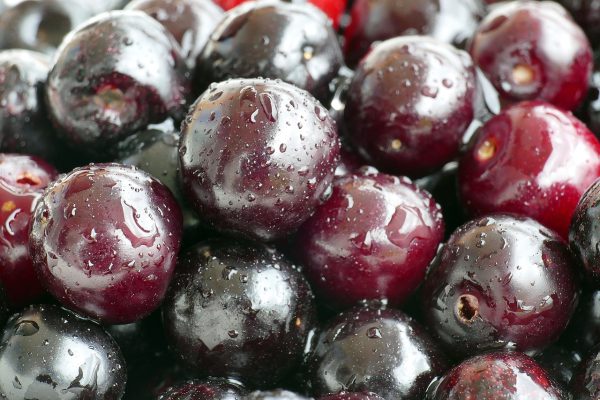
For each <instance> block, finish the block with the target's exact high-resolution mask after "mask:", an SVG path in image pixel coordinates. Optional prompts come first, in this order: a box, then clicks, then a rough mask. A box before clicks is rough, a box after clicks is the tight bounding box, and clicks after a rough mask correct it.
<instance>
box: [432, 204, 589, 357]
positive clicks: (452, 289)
mask: <svg viewBox="0 0 600 400" xmlns="http://www.w3.org/2000/svg"><path fill="white" fill-rule="evenodd" d="M578 294H579V282H578V279H577V271H576V264H575V262H574V260H573V258H572V257H571V255H570V253H569V252H568V249H567V246H566V244H565V243H564V242H563V241H562V240H561V239H560V238H559V237H558V236H557V235H556V234H555V233H553V232H552V231H550V230H548V229H546V228H544V227H543V226H542V225H540V224H538V223H537V222H535V221H534V220H532V219H529V218H524V217H516V216H510V215H492V216H489V217H482V218H479V219H476V220H474V221H471V222H468V223H467V224H465V225H463V226H462V227H460V228H459V229H458V230H457V231H456V232H454V234H452V236H451V237H450V239H449V240H448V243H447V244H446V245H444V248H443V249H442V250H441V253H440V254H439V255H438V257H436V260H435V261H434V263H433V265H432V266H431V270H430V272H429V273H428V276H427V278H426V280H425V284H424V285H423V289H422V293H421V295H422V297H421V298H422V301H423V307H424V315H425V319H426V321H427V326H429V327H430V328H431V329H432V331H433V332H434V333H435V336H436V337H437V338H438V339H439V341H440V342H441V343H442V344H443V345H444V346H445V347H446V349H447V350H448V352H450V353H453V354H454V355H456V356H458V357H465V356H469V355H474V354H477V353H478V352H481V351H485V350H493V349H501V348H504V349H510V350H519V351H527V352H532V353H534V352H538V351H540V350H543V349H544V348H545V347H546V346H548V345H549V344H551V343H552V342H553V341H555V340H556V339H558V336H559V335H560V333H561V332H562V331H563V330H564V329H565V327H566V326H567V323H568V322H569V319H570V318H571V316H572V314H573V311H574V310H575V306H576V305H577V299H578Z"/></svg>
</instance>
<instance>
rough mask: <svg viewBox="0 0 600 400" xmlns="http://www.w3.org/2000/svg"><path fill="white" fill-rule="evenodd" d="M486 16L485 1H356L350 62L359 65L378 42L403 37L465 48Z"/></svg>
mask: <svg viewBox="0 0 600 400" xmlns="http://www.w3.org/2000/svg"><path fill="white" fill-rule="evenodd" d="M484 14H485V7H484V5H483V3H482V1H481V0H404V1H401V2H399V1H396V0H356V1H355V2H354V4H353V6H352V11H351V19H350V25H349V26H348V28H347V29H346V31H345V33H344V35H345V39H346V46H345V49H344V51H345V53H346V60H347V61H348V63H349V64H351V65H356V64H357V63H358V61H359V60H360V59H361V58H362V57H363V56H364V55H365V54H367V52H368V51H369V48H370V46H371V44H373V43H374V42H377V41H383V40H386V39H390V38H393V37H396V36H403V35H430V36H433V37H434V38H436V39H438V40H441V41H444V42H446V43H451V44H454V45H456V46H458V47H462V46H463V45H464V44H465V43H466V42H467V40H468V39H469V38H470V37H471V35H472V34H473V32H474V31H475V29H476V28H477V24H478V23H479V20H480V18H481V16H483V15H484Z"/></svg>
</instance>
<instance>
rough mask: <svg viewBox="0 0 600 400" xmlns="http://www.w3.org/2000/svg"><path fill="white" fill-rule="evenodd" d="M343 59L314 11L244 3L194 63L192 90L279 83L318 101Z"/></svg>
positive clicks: (275, 3) (323, 19)
mask: <svg viewBox="0 0 600 400" xmlns="http://www.w3.org/2000/svg"><path fill="white" fill-rule="evenodd" d="M343 63H344V59H343V56H342V50H341V48H340V46H339V43H338V41H337V38H336V36H335V32H334V31H333V29H332V28H331V26H330V24H329V22H328V21H327V18H326V17H325V15H323V14H322V13H321V12H319V10H317V9H316V8H314V7H307V6H305V5H301V4H288V3H285V2H280V1H260V2H249V3H246V4H243V5H241V6H239V7H236V8H235V9H233V10H232V11H230V12H229V13H227V14H226V16H225V18H224V19H223V20H222V21H221V22H220V23H219V25H218V26H217V27H216V29H215V30H214V32H213V33H212V35H211V37H210V40H209V41H208V43H207V44H206V46H205V47H204V50H203V52H202V53H201V55H200V56H199V57H198V60H197V70H196V90H197V91H202V90H204V89H206V87H207V86H208V85H209V84H210V83H212V82H219V81H224V80H226V79H228V78H256V77H264V78H271V79H281V80H283V81H285V82H288V83H291V84H293V85H295V86H298V87H299V88H302V89H304V90H306V91H308V92H310V93H311V94H313V95H314V96H315V97H317V98H318V99H320V100H322V101H323V100H325V99H326V97H327V95H328V84H329V82H330V81H331V80H332V79H333V78H334V77H335V76H336V75H337V72H338V70H339V69H340V67H341V66H342V65H343Z"/></svg>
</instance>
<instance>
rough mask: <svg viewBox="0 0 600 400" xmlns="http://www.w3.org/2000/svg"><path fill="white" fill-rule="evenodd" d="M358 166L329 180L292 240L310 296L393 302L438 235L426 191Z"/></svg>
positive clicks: (403, 294)
mask: <svg viewBox="0 0 600 400" xmlns="http://www.w3.org/2000/svg"><path fill="white" fill-rule="evenodd" d="M361 172H362V173H360V172H359V173H358V174H356V175H348V176H345V177H342V178H338V179H336V181H335V183H334V185H333V192H332V195H331V197H330V198H329V200H328V201H327V202H326V203H325V204H323V205H322V206H321V207H319V208H318V209H317V211H316V213H315V214H314V215H313V216H312V217H311V218H310V219H309V220H308V221H307V222H306V223H305V224H304V225H302V227H301V228H300V230H299V231H298V235H297V241H296V245H295V246H294V247H295V248H296V249H297V252H298V257H299V259H300V260H301V261H302V264H303V265H304V266H305V268H306V269H305V273H306V274H307V276H308V278H309V279H310V282H311V284H312V285H313V287H314V288H315V290H316V293H317V295H318V296H319V298H320V299H321V300H322V301H323V303H324V304H326V305H327V306H328V307H331V308H334V309H344V308H348V307H351V306H353V305H355V304H357V303H358V302H359V301H361V300H372V299H387V301H388V303H389V304H390V305H391V306H399V305H401V304H402V303H403V302H404V301H405V300H406V299H407V298H408V297H409V296H410V295H411V294H412V293H413V292H414V291H415V289H416V288H417V286H418V285H419V284H420V283H421V282H422V281H423V279H424V277H425V270H426V269H427V266H428V265H429V263H430V262H431V260H432V259H433V257H434V256H435V253H436V251H437V248H438V246H439V245H440V243H441V241H442V240H443V238H444V221H443V218H442V213H441V210H440V207H439V206H438V205H437V203H436V202H435V201H434V200H433V199H432V198H431V195H429V193H427V192H424V191H422V190H420V189H418V188H417V187H416V186H415V185H414V184H413V183H412V182H411V181H410V180H408V179H406V178H398V177H395V176H391V175H386V174H381V173H377V172H376V171H374V170H372V169H363V170H361Z"/></svg>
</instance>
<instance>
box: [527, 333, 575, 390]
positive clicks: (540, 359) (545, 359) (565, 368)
mask: <svg viewBox="0 0 600 400" xmlns="http://www.w3.org/2000/svg"><path fill="white" fill-rule="evenodd" d="M562 339H563V337H561V341H562V342H563V343H564V342H566V341H564V340H562ZM581 360H582V357H581V354H580V353H578V352H577V351H574V350H569V349H567V348H566V347H563V346H562V345H560V344H555V345H552V346H550V347H548V348H547V349H546V350H544V352H543V353H542V354H540V355H538V356H536V357H535V361H537V363H538V364H540V366H541V367H542V368H544V369H545V370H546V371H548V373H549V374H550V375H551V376H552V377H553V378H554V379H555V380H556V381H557V382H558V383H560V384H562V385H563V386H565V387H566V386H568V385H569V382H571V379H572V378H573V375H574V373H575V370H576V369H577V367H578V366H579V364H581Z"/></svg>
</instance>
